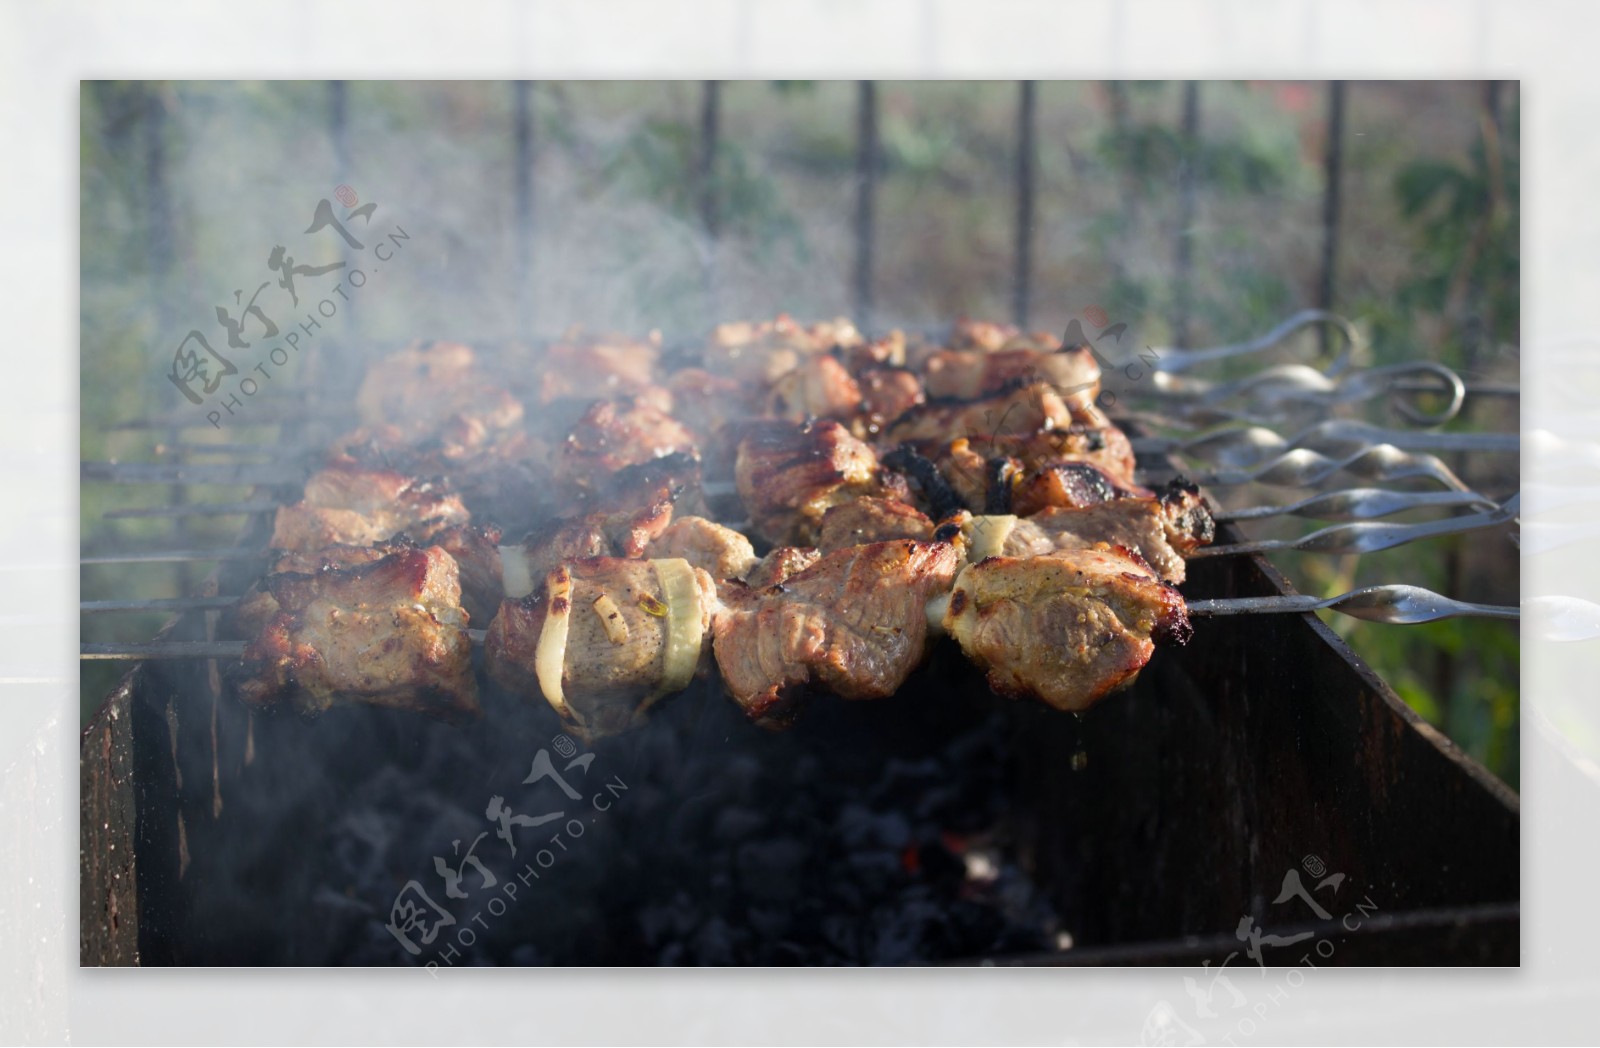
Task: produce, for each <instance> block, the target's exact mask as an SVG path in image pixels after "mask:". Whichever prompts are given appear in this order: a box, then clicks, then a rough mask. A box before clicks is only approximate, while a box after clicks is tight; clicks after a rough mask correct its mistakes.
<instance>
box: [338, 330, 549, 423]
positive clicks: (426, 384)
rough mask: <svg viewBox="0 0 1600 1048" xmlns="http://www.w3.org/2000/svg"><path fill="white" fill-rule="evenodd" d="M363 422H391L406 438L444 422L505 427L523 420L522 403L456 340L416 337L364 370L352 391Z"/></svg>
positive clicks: (471, 352)
mask: <svg viewBox="0 0 1600 1048" xmlns="http://www.w3.org/2000/svg"><path fill="white" fill-rule="evenodd" d="M356 410H357V411H358V412H359V413H360V416H361V421H362V422H363V423H364V424H365V425H367V426H379V425H387V426H396V427H399V428H400V429H401V430H403V431H404V432H405V434H406V436H407V437H408V438H415V437H418V436H421V435H425V434H430V433H436V432H438V431H440V430H441V429H445V428H447V427H452V426H454V427H466V428H467V429H468V430H471V429H472V428H474V427H476V428H481V429H483V430H487V431H492V430H504V429H511V428H514V427H515V426H517V425H518V424H519V423H520V422H521V421H522V405H521V404H520V403H518V402H517V400H516V398H514V397H512V396H511V394H510V393H508V392H506V390H505V389H504V388H502V387H501V385H500V384H499V383H497V382H496V381H494V379H493V378H491V377H490V376H489V375H488V374H487V373H485V372H484V371H483V369H482V368H480V367H479V365H478V360H477V355H476V354H475V353H474V352H473V351H472V349H471V348H470V347H468V346H464V345H462V344H461V343H459V342H417V343H414V344H412V345H410V346H408V347H406V348H405V349H402V350H401V351H400V352H398V353H394V354H391V355H389V356H387V357H385V358H383V359H382V360H380V361H378V362H377V363H375V364H373V365H371V366H370V367H368V369H367V373H366V376H365V377H364V378H363V379H362V381H361V388H360V389H359V390H358V391H357V393H356Z"/></svg>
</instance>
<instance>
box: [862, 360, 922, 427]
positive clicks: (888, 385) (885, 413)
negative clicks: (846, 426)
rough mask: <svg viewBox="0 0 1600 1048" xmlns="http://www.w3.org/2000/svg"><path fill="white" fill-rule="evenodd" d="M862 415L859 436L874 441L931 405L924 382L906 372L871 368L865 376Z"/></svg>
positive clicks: (863, 374)
mask: <svg viewBox="0 0 1600 1048" xmlns="http://www.w3.org/2000/svg"><path fill="white" fill-rule="evenodd" d="M859 381H860V383H861V415H860V418H859V419H858V428H857V431H856V435H857V436H861V437H874V436H876V435H877V434H879V433H881V432H882V431H883V430H884V429H885V428H886V427H887V426H888V425H889V424H890V423H891V422H893V421H894V420H895V419H897V418H899V417H900V416H901V415H904V414H905V413H906V412H908V411H910V410H911V409H912V408H914V407H916V406H917V405H918V404H923V403H926V402H927V395H926V394H925V393H924V392H923V389H922V380H921V379H919V378H917V376H916V373H915V372H913V371H908V370H906V369H905V368H870V369H868V370H866V371H863V372H861V376H860V379H859Z"/></svg>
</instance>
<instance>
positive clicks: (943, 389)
mask: <svg viewBox="0 0 1600 1048" xmlns="http://www.w3.org/2000/svg"><path fill="white" fill-rule="evenodd" d="M922 368H923V378H924V382H925V384H926V385H927V389H928V396H930V397H935V398H946V399H954V400H976V399H978V398H979V397H986V396H992V395H993V394H995V393H999V392H1001V391H1002V390H1005V389H1007V388H1010V387H1013V386H1017V385H1025V384H1028V383H1033V382H1048V383H1050V384H1051V385H1053V386H1054V387H1055V388H1056V392H1058V393H1060V394H1061V395H1062V396H1063V397H1064V398H1068V399H1070V400H1074V401H1087V402H1091V403H1092V402H1093V400H1094V398H1095V396H1096V395H1097V394H1098V393H1099V391H1100V365H1099V363H1098V362H1097V361H1096V360H1095V359H1094V355H1093V354H1091V353H1090V352H1089V351H1088V350H1087V349H1079V350H1067V351H1062V352H1058V353H1039V352H1035V351H1034V350H1031V349H1005V350H997V351H995V352H992V353H986V352H983V351H982V350H975V349H968V350H960V349H947V350H943V351H941V352H938V353H935V354H933V355H932V356H931V357H929V358H928V360H927V361H926V362H924V364H923V365H922Z"/></svg>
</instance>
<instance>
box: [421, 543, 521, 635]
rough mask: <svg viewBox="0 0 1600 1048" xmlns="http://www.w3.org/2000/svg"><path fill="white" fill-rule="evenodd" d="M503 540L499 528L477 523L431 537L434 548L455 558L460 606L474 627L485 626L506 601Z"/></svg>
mask: <svg viewBox="0 0 1600 1048" xmlns="http://www.w3.org/2000/svg"><path fill="white" fill-rule="evenodd" d="M502 538H504V536H503V535H502V534H501V532H500V529H499V528H497V527H494V526H492V525H476V524H458V525H456V526H454V527H449V528H445V529H444V530H443V531H441V532H439V533H438V534H437V535H435V536H434V537H433V544H434V545H435V546H438V547H439V548H440V549H442V550H444V551H445V552H446V553H448V554H450V556H452V557H454V558H455V561H456V566H457V567H458V568H459V570H460V576H461V606H462V607H464V608H466V609H467V614H468V616H470V618H471V624H472V626H473V627H474V628H478V629H481V628H483V627H484V626H487V625H488V624H489V620H490V619H492V618H494V613H495V610H496V609H497V608H499V607H500V602H501V601H502V600H504V599H505V595H506V586H505V578H504V573H503V571H502V569H501V565H500V542H501V539H502Z"/></svg>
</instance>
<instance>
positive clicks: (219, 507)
mask: <svg viewBox="0 0 1600 1048" xmlns="http://www.w3.org/2000/svg"><path fill="white" fill-rule="evenodd" d="M281 505H282V503H280V502H272V501H269V500H265V499H262V500H257V501H255V502H189V503H185V504H184V505H181V506H141V507H138V508H135V509H114V510H109V511H107V512H106V513H105V515H104V517H105V519H106V520H128V519H133V518H141V517H224V516H231V515H233V514H247V513H271V512H273V511H275V510H277V509H278V508H279V507H280V506H281Z"/></svg>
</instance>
